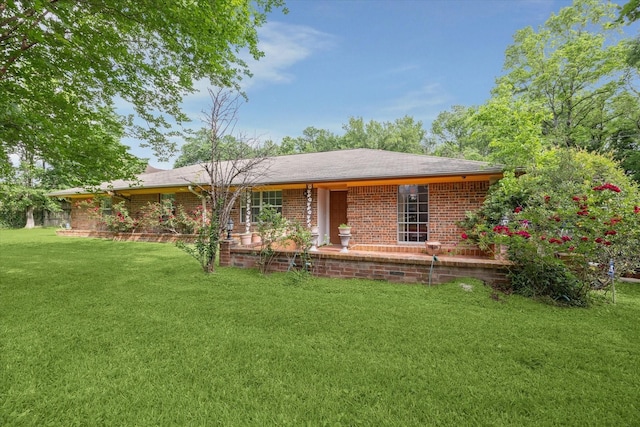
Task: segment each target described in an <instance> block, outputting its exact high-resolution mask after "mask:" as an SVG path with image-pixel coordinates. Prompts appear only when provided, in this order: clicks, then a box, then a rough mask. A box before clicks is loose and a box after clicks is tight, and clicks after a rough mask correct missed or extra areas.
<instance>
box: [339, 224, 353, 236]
mask: <svg viewBox="0 0 640 427" xmlns="http://www.w3.org/2000/svg"><path fill="white" fill-rule="evenodd" d="M338 231H340V234H342V235H351V226H350V225H348V224H340V225H339V226H338Z"/></svg>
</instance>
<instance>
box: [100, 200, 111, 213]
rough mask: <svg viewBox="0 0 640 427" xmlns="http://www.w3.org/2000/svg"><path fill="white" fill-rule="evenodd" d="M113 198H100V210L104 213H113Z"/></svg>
mask: <svg viewBox="0 0 640 427" xmlns="http://www.w3.org/2000/svg"><path fill="white" fill-rule="evenodd" d="M112 207H113V200H111V197H102V198H101V199H100V210H101V211H102V215H113V210H112Z"/></svg>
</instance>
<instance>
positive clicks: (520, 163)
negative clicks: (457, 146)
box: [469, 91, 549, 170]
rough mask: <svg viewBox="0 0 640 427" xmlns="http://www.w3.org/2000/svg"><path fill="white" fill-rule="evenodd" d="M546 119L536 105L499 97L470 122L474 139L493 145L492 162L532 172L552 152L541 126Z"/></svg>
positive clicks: (491, 149) (490, 147) (505, 96)
mask: <svg viewBox="0 0 640 427" xmlns="http://www.w3.org/2000/svg"><path fill="white" fill-rule="evenodd" d="M497 93H498V91H496V94H497ZM546 117H547V115H546V113H545V110H544V108H540V107H539V106H538V105H536V104H535V103H534V102H533V101H528V102H526V101H525V100H523V99H518V98H515V99H514V98H512V97H510V96H508V95H504V96H499V95H496V96H494V97H493V98H492V99H490V100H489V101H488V102H487V103H486V104H485V105H482V106H480V108H479V109H478V110H477V112H476V113H474V114H473V116H471V117H470V118H469V121H470V122H471V123H472V124H471V127H472V128H474V129H475V130H474V132H473V133H472V135H471V138H472V139H474V138H475V139H477V140H481V141H489V144H488V147H487V148H488V149H489V150H490V152H489V153H488V154H489V159H490V160H491V161H493V162H495V163H500V164H503V165H505V167H506V168H507V169H509V170H515V169H516V168H532V167H535V166H537V165H538V164H539V163H540V161H541V160H542V158H543V157H544V156H545V154H546V152H547V150H548V149H549V147H548V143H547V142H546V141H545V140H544V138H543V135H542V127H541V126H540V124H541V123H543V121H544V120H545V118H546Z"/></svg>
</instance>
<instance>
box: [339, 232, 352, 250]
mask: <svg viewBox="0 0 640 427" xmlns="http://www.w3.org/2000/svg"><path fill="white" fill-rule="evenodd" d="M339 236H340V244H341V245H342V249H340V252H349V239H351V234H339Z"/></svg>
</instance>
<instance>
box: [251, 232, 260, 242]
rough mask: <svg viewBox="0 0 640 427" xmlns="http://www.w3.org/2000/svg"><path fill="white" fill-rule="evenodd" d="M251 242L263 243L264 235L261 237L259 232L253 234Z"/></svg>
mask: <svg viewBox="0 0 640 427" xmlns="http://www.w3.org/2000/svg"><path fill="white" fill-rule="evenodd" d="M251 242H252V243H262V237H260V235H259V234H258V233H253V235H252V237H251Z"/></svg>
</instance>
